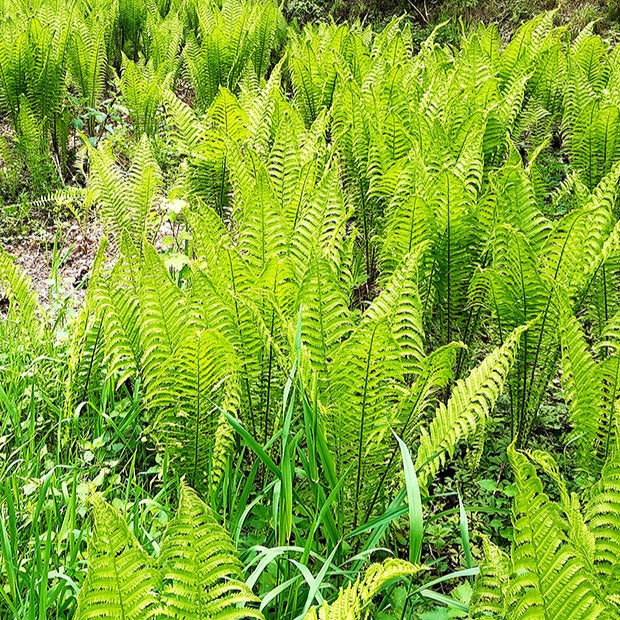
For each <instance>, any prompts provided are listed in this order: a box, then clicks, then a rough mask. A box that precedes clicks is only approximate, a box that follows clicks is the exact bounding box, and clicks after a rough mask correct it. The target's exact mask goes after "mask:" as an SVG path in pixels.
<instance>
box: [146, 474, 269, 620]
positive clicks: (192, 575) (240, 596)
mask: <svg viewBox="0 0 620 620" xmlns="http://www.w3.org/2000/svg"><path fill="white" fill-rule="evenodd" d="M158 564H159V567H160V578H161V580H162V583H163V588H162V590H161V594H160V605H161V607H162V609H163V610H164V613H163V617H171V618H187V620H190V619H193V618H195V619H196V620H198V619H200V618H213V619H214V620H218V619H221V620H224V619H227V620H228V619H230V620H240V619H242V618H259V619H261V618H263V615H262V614H261V613H260V612H258V610H255V609H252V608H251V607H250V604H252V603H256V602H258V599H257V598H256V597H255V596H254V595H253V594H252V592H251V591H250V589H249V588H248V587H247V586H246V585H245V583H243V581H242V578H243V575H242V566H241V562H240V561H239V559H238V558H237V556H236V552H235V548H234V545H233V544H232V541H231V539H230V535H229V534H228V532H226V530H225V529H224V528H223V527H222V526H221V525H219V523H218V522H217V521H216V519H215V516H214V515H213V513H212V512H211V510H210V509H209V508H208V506H207V505H206V504H205V503H204V502H203V501H201V500H200V498H199V497H198V495H197V494H196V493H195V491H193V490H192V489H191V488H190V487H188V486H186V485H185V484H182V485H181V499H180V502H179V508H178V511H177V514H176V516H175V518H174V519H172V521H170V523H169V524H168V527H167V528H166V531H165V533H164V540H163V543H162V546H161V555H160V557H159V558H158Z"/></svg>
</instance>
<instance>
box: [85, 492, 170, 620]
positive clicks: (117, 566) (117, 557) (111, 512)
mask: <svg viewBox="0 0 620 620" xmlns="http://www.w3.org/2000/svg"><path fill="white" fill-rule="evenodd" d="M93 517H94V520H95V527H94V531H93V537H92V540H91V543H90V545H89V548H88V551H89V552H88V573H87V575H86V580H85V581H84V585H83V586H82V589H81V590H80V595H79V598H78V609H77V612H76V616H75V617H76V620H95V619H97V618H110V619H113V618H114V619H118V618H132V619H135V620H142V619H143V618H144V619H147V618H153V619H155V618H157V617H158V611H159V609H158V608H159V605H158V603H157V599H156V594H155V588H156V587H157V572H156V569H155V566H154V562H153V560H152V559H151V558H150V557H149V555H148V554H147V553H146V552H145V551H144V550H143V549H142V547H141V546H140V543H139V542H138V540H137V539H136V537H135V536H134V535H133V534H132V533H131V531H130V530H129V528H128V527H127V524H126V523H125V520H124V519H123V517H122V516H121V514H120V513H119V511H118V510H117V509H116V508H113V507H112V506H110V505H109V504H107V503H106V502H105V501H104V500H103V498H102V497H100V496H99V495H95V497H94V499H93Z"/></svg>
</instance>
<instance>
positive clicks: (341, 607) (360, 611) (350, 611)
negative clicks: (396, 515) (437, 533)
mask: <svg viewBox="0 0 620 620" xmlns="http://www.w3.org/2000/svg"><path fill="white" fill-rule="evenodd" d="M421 570H423V569H422V568H421V567H420V566H415V565H413V564H409V563H408V562H404V561H402V560H386V561H385V562H384V563H383V564H373V565H371V566H369V567H368V568H367V569H366V572H365V574H364V575H363V576H362V577H359V578H358V579H357V581H356V582H355V583H352V584H349V585H348V586H347V587H346V588H340V592H339V594H338V598H337V599H336V600H335V601H334V602H333V603H331V605H329V604H328V603H323V605H321V607H319V608H315V607H313V608H312V609H311V610H310V611H309V612H308V613H307V614H306V616H305V620H363V619H364V618H371V617H372V616H371V609H370V607H371V604H372V600H373V598H374V597H375V596H377V594H378V593H379V592H380V591H381V589H382V588H384V587H385V586H386V584H388V583H389V582H391V581H394V580H396V579H403V578H405V577H413V576H415V575H417V574H418V573H419V572H420V571H421Z"/></svg>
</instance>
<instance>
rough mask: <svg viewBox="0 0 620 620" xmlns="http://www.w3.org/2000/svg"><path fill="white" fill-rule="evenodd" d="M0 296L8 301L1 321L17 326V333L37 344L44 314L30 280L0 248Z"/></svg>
mask: <svg viewBox="0 0 620 620" xmlns="http://www.w3.org/2000/svg"><path fill="white" fill-rule="evenodd" d="M0 295H1V296H2V297H3V298H4V299H5V300H7V301H8V311H7V312H6V315H5V316H4V317H2V319H4V320H5V321H7V322H8V323H9V324H11V325H15V326H17V327H18V331H19V332H20V333H22V334H25V335H27V337H28V338H29V340H30V341H31V343H32V344H36V343H38V342H39V341H40V338H41V337H42V335H43V329H44V326H45V320H46V319H45V312H44V311H43V308H42V307H41V304H40V303H39V299H38V297H37V294H36V292H35V291H34V289H33V287H32V280H31V278H30V277H28V276H27V275H26V274H25V273H24V272H23V270H22V269H21V268H20V267H18V266H17V264H16V263H15V260H14V258H13V257H12V256H11V255H10V254H9V253H8V252H5V251H4V250H3V249H2V248H0ZM3 314H4V313H3Z"/></svg>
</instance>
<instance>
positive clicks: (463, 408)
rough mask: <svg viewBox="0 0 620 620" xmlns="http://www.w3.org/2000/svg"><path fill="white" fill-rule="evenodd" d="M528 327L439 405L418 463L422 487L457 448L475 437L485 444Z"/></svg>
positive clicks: (518, 331) (423, 434)
mask: <svg viewBox="0 0 620 620" xmlns="http://www.w3.org/2000/svg"><path fill="white" fill-rule="evenodd" d="M525 329H526V328H525V327H519V328H517V329H516V330H515V331H514V332H513V333H512V334H511V335H510V336H509V338H507V339H506V341H505V343H504V344H503V345H502V346H501V347H498V348H497V349H495V350H494V351H493V352H492V353H490V354H489V355H488V356H487V357H486V358H485V359H484V360H483V361H482V362H481V363H480V364H479V365H478V366H477V367H476V368H475V369H474V370H473V371H472V372H471V373H470V375H469V377H467V379H461V380H460V381H458V382H457V384H456V386H455V387H454V389H453V391H452V395H451V396H450V399H449V400H448V404H447V405H443V404H440V405H439V408H438V409H437V412H436V414H435V417H434V418H433V420H432V422H431V423H430V425H429V427H428V429H423V430H422V432H421V436H420V447H419V449H418V454H417V457H416V461H415V468H416V472H418V480H419V482H420V486H421V487H424V488H425V487H427V486H428V484H429V483H430V481H431V480H432V478H433V477H434V475H435V474H436V473H437V471H438V470H439V469H440V467H441V466H442V465H443V464H444V463H445V461H446V459H447V458H448V457H449V456H450V457H451V456H452V455H453V454H454V450H455V449H456V446H457V444H458V443H459V442H460V441H462V440H464V439H468V438H469V437H470V436H472V435H473V437H474V439H477V440H478V441H483V440H484V437H483V436H482V437H481V435H483V434H484V423H485V420H486V417H487V416H488V415H489V414H490V413H491V411H492V410H493V407H494V406H495V402H496V401H497V399H498V397H499V396H500V394H501V392H502V390H503V388H504V382H505V381H506V377H507V376H508V372H509V371H510V368H511V366H512V364H513V362H514V360H515V356H516V353H517V347H518V344H519V340H520V339H521V336H522V334H523V332H524V331H525Z"/></svg>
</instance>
